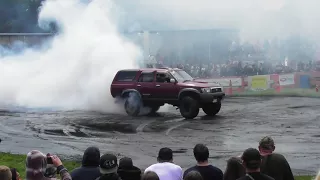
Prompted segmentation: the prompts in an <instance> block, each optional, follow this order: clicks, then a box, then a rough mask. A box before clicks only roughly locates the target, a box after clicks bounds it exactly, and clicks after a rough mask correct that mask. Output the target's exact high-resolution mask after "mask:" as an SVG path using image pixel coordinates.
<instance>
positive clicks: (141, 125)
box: [136, 120, 156, 133]
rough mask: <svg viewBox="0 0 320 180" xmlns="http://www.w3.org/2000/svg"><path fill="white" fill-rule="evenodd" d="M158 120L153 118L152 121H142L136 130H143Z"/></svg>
mask: <svg viewBox="0 0 320 180" xmlns="http://www.w3.org/2000/svg"><path fill="white" fill-rule="evenodd" d="M155 121H156V120H152V121H148V122H146V123H142V124H140V125H139V126H138V127H137V129H136V132H137V133H138V132H143V129H144V128H145V127H146V126H147V125H149V124H151V123H153V122H155Z"/></svg>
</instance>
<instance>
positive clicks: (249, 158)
mask: <svg viewBox="0 0 320 180" xmlns="http://www.w3.org/2000/svg"><path fill="white" fill-rule="evenodd" d="M242 160H243V162H244V163H245V166H246V168H247V169H249V170H256V169H258V168H260V165H261V155H260V152H259V151H258V150H257V149H254V148H248V149H246V150H245V151H244V152H243V154H242Z"/></svg>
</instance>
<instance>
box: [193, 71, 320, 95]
mask: <svg viewBox="0 0 320 180" xmlns="http://www.w3.org/2000/svg"><path fill="white" fill-rule="evenodd" d="M198 80H201V81H205V82H208V83H215V84H219V85H220V86H222V87H223V89H224V92H226V94H227V95H232V94H233V93H235V92H244V91H248V90H251V91H264V90H268V89H274V90H275V91H276V92H281V90H282V89H286V88H290V89H294V88H297V89H315V90H316V91H317V92H318V88H320V71H319V72H317V71H314V72H296V73H288V74H268V75H256V76H247V77H242V76H241V77H240V76H239V77H237V76H231V77H219V78H203V79H198Z"/></svg>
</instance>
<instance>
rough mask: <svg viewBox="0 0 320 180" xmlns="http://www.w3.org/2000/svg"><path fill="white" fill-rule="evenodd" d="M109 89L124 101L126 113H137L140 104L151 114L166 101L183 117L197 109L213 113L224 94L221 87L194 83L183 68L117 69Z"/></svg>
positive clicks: (135, 114)
mask: <svg viewBox="0 0 320 180" xmlns="http://www.w3.org/2000/svg"><path fill="white" fill-rule="evenodd" d="M110 90H111V95H112V96H113V97H114V98H116V97H120V98H122V99H124V100H125V105H124V108H125V110H126V112H127V114H128V115H131V116H137V115H138V114H139V113H140V109H141V107H149V108H151V112H150V113H154V112H156V111H157V110H159V108H160V106H163V105H164V104H165V103H167V104H171V105H173V106H176V107H178V108H179V109H180V113H181V115H182V116H183V117H185V118H186V119H193V118H195V117H196V116H197V115H198V114H199V109H200V108H202V110H203V111H204V112H205V113H206V114H207V115H209V116H214V115H216V114H217V113H218V112H219V111H220V108H221V100H222V99H223V98H224V96H225V93H224V92H223V90H222V88H221V87H218V86H213V85H210V84H208V83H207V82H197V81H196V80H195V79H194V78H192V77H191V76H190V75H189V74H188V73H186V72H185V71H183V70H181V69H171V68H161V69H152V68H150V69H128V70H120V71H118V73H117V74H116V76H115V77H114V79H113V82H112V85H111V88H110Z"/></svg>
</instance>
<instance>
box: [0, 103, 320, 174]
mask: <svg viewBox="0 0 320 180" xmlns="http://www.w3.org/2000/svg"><path fill="white" fill-rule="evenodd" d="M319 107H320V99H312V98H293V97H290V98H284V97H278V98H228V99H225V101H224V104H223V107H222V110H221V111H220V113H219V114H218V116H216V117H207V116H205V115H204V113H203V112H201V113H200V114H199V116H198V117H197V118H196V119H194V120H185V119H183V118H182V117H181V116H180V114H179V111H178V110H176V109H175V108H173V107H172V108H166V112H159V113H158V114H157V115H155V116H141V117H139V118H132V117H128V116H127V115H125V114H101V113H98V112H83V111H56V112H52V111H49V112H45V111H41V112H32V111H31V112H30V111H10V110H8V109H4V110H0V138H1V139H2V142H1V143H0V151H2V152H12V153H22V154H25V153H27V152H29V151H30V150H32V149H38V150H41V151H43V152H45V153H47V152H50V153H56V154H60V155H62V156H63V158H64V159H78V160H80V159H81V156H82V153H83V151H84V150H85V149H86V148H87V147H88V146H92V145H95V146H98V147H99V148H100V149H101V151H102V153H104V152H113V153H116V154H117V155H118V156H119V157H122V156H129V157H131V158H132V159H133V160H134V163H135V165H137V166H139V167H141V168H146V167H147V166H149V165H151V164H152V163H154V162H156V156H157V153H158V150H159V149H160V148H161V147H165V146H166V147H170V148H172V149H173V151H174V161H175V163H177V164H179V165H181V166H182V167H183V168H187V167H190V166H192V165H194V164H195V160H194V158H193V152H192V148H193V146H194V145H195V144H197V143H205V144H207V145H208V147H209V149H210V162H211V163H213V164H214V165H216V166H218V167H220V168H221V169H223V170H224V169H225V166H226V160H227V159H228V158H229V157H231V156H237V155H240V154H241V152H243V150H244V149H246V148H248V147H257V146H258V141H259V140H260V138H261V137H262V136H265V135H270V136H272V137H273V138H274V139H275V143H276V152H278V153H282V154H284V155H285V157H286V158H287V159H288V161H289V163H290V165H291V167H292V169H293V171H294V173H295V174H312V173H314V172H317V171H318V169H319V167H320V161H319V158H320V156H319V155H320V151H319V149H320V143H319V142H320V131H319V127H320V111H319Z"/></svg>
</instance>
